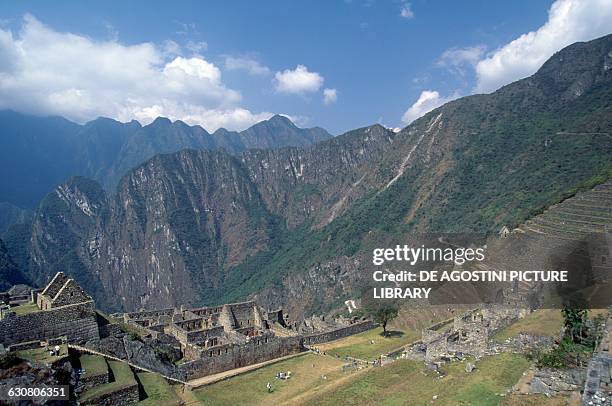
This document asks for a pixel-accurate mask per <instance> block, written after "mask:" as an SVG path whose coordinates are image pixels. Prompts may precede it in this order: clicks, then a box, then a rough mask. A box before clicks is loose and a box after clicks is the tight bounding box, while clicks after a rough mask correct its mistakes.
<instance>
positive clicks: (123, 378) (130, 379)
mask: <svg viewBox="0 0 612 406" xmlns="http://www.w3.org/2000/svg"><path fill="white" fill-rule="evenodd" d="M108 366H109V367H110V369H111V371H113V376H114V378H115V379H114V381H113V382H110V383H107V384H104V385H100V386H96V387H95V388H91V389H89V390H87V391H85V392H84V393H83V394H82V395H81V398H80V399H79V400H80V401H81V402H84V401H86V400H88V399H92V398H94V397H97V396H99V395H101V394H104V393H109V392H114V391H116V390H118V389H122V388H126V387H128V386H132V385H136V384H137V382H136V378H134V374H133V373H132V370H131V369H130V366H129V365H128V364H125V363H123V362H119V361H110V360H109V361H108Z"/></svg>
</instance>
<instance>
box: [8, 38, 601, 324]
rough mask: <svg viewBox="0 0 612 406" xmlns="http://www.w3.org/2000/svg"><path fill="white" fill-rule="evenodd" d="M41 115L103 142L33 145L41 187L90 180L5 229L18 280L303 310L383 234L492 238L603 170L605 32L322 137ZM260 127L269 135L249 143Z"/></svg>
mask: <svg viewBox="0 0 612 406" xmlns="http://www.w3.org/2000/svg"><path fill="white" fill-rule="evenodd" d="M4 114H8V113H4ZM11 114H14V113H11ZM23 120H25V121H28V120H27V119H26V118H23ZM41 120H42V119H41ZM44 120H47V121H44V123H43V122H42V121H40V122H39V121H37V120H33V122H34V123H33V124H28V125H26V124H23V126H24V127H27V128H30V129H37V132H36V131H32V132H31V133H32V134H33V133H36V134H37V137H40V138H45V137H43V134H46V135H48V137H50V138H49V139H53V137H56V136H58V135H57V134H58V132H61V131H66V132H70V131H77V133H78V131H84V129H85V128H88V126H94V127H96V128H97V129H96V130H88V134H90V137H91V138H92V139H94V140H96V142H93V141H92V142H91V143H86V147H83V146H82V145H83V144H82V143H80V142H79V143H77V144H78V148H81V149H78V150H79V151H83V152H80V154H81V156H88V157H90V158H88V159H87V160H85V162H88V163H90V164H88V165H89V166H86V168H85V169H79V170H77V169H73V168H74V167H72V166H70V165H75V164H69V165H68V164H67V165H68V166H66V167H63V166H62V167H61V168H60V166H61V165H59V163H58V162H56V159H53V158H54V157H55V158H57V156H58V154H60V153H68V154H69V153H70V152H66V150H70V148H76V147H73V146H72V144H71V143H70V142H67V143H65V145H66V146H65V147H64V146H62V145H64V144H61V145H56V144H55V143H53V142H52V141H49V140H48V139H46V141H45V142H48V144H47V147H48V148H57V152H56V153H55V154H53V153H51V152H52V151H49V150H45V147H44V145H42V146H40V149H39V150H36V151H30V153H37V154H38V153H39V154H42V157H43V158H44V157H46V158H47V160H46V161H44V162H46V164H47V165H49V168H50V169H49V173H48V175H49V177H48V178H46V179H45V182H46V183H45V184H47V185H49V184H51V177H52V175H53V176H61V174H62V173H64V172H62V171H63V170H64V169H65V168H70V170H72V171H73V172H72V173H71V174H72V175H78V174H80V175H84V176H85V177H84V176H75V177H71V178H70V179H69V180H67V181H65V182H64V183H62V184H60V185H59V186H58V187H57V188H55V190H53V191H52V192H51V193H49V194H47V195H46V196H45V197H44V198H43V199H42V201H41V203H40V204H39V205H38V207H37V208H36V210H35V212H34V214H33V218H32V221H31V223H26V224H21V225H16V226H13V227H11V228H10V229H9V230H8V231H7V232H6V233H5V234H4V235H3V239H4V240H5V243H6V250H7V252H8V253H9V254H10V255H11V263H14V265H15V266H16V267H18V268H19V269H20V275H21V277H22V278H23V279H25V280H28V281H30V282H31V283H35V284H41V283H42V282H43V281H45V280H46V279H47V278H48V277H49V276H51V275H53V274H54V273H55V272H56V271H59V270H62V271H64V272H66V273H67V274H69V275H71V276H72V277H74V278H75V279H76V280H77V281H78V282H79V283H80V284H82V285H83V286H85V287H86V288H87V290H88V291H90V292H92V293H93V294H94V296H95V298H96V301H97V302H98V303H99V305H100V306H101V307H103V308H106V309H109V310H113V309H127V310H133V309H137V308H141V307H148V308H152V307H165V306H170V305H175V304H194V305H195V304H212V303H221V302H228V301H234V300H241V299H245V298H247V297H251V298H257V299H258V300H259V301H260V302H261V303H262V304H263V305H265V306H267V307H270V308H274V307H277V306H283V307H284V308H285V309H288V310H289V312H290V313H292V314H293V315H294V316H299V315H303V314H308V313H310V312H314V311H326V310H329V309H332V308H334V307H337V306H339V305H340V304H341V303H342V302H343V301H344V300H346V299H348V298H355V297H357V296H358V288H359V283H360V278H362V276H363V275H362V273H361V271H362V269H363V268H364V264H365V263H366V262H367V261H368V260H369V258H368V252H370V251H369V249H370V248H371V247H373V246H375V245H376V244H381V243H383V242H388V243H389V242H393V241H395V242H397V241H402V240H404V239H406V238H407V236H409V235H410V234H411V233H414V232H428V231H444V232H458V231H461V232H467V231H471V232H479V233H483V234H490V233H495V232H497V230H499V228H500V227H502V226H504V225H508V226H510V227H513V226H515V225H517V224H520V223H521V222H523V221H525V220H526V219H528V218H530V217H532V216H534V215H535V214H537V213H539V212H541V211H542V210H543V208H545V207H547V206H549V205H551V204H554V203H556V202H559V201H561V200H563V199H565V198H566V197H568V196H571V195H573V194H575V193H576V192H577V191H579V190H581V189H583V188H588V187H590V186H592V185H594V184H597V183H601V182H604V181H605V180H606V179H608V178H610V177H611V176H612V135H611V134H612V35H609V36H606V37H603V38H600V39H597V40H594V41H590V42H587V43H576V44H573V45H571V46H569V47H567V48H565V49H563V50H561V51H560V52H558V53H556V54H555V55H553V56H552V57H551V58H550V59H549V60H548V61H547V62H546V63H545V64H544V65H543V66H542V67H541V68H540V69H539V70H538V71H537V72H536V73H535V74H534V75H532V76H530V77H528V78H525V79H522V80H520V81H517V82H514V83H512V84H509V85H507V86H504V87H503V88H501V89H499V90H498V91H496V92H494V93H492V94H486V95H473V96H468V97H464V98H461V99H458V100H455V101H452V102H450V103H447V104H445V105H444V106H442V107H439V108H437V109H435V110H433V111H431V112H429V113H428V114H426V115H424V116H423V117H421V118H419V119H418V120H416V121H414V122H413V123H412V124H410V125H409V126H407V127H406V128H404V129H403V130H402V131H400V132H398V133H395V132H393V131H390V130H388V129H386V128H384V127H382V126H380V125H373V126H370V127H365V128H360V129H356V130H353V131H350V132H348V133H346V134H343V135H340V136H337V137H334V138H330V137H329V134H327V133H326V132H325V131H324V130H321V129H310V130H296V129H295V128H294V126H293V127H292V125H290V123H289V122H288V121H287V120H286V119H285V118H282V117H279V116H277V117H274V118H273V119H271V120H269V121H268V122H265V123H263V124H261V125H259V124H258V125H256V126H254V127H252V128H251V129H250V130H247V132H248V133H247V134H244V133H245V132H243V133H239V134H238V135H233V136H229V139H232V140H236V141H235V142H234V141H231V142H230V141H229V139H226V137H228V133H226V132H223V134H219V140H218V141H216V143H212V141H210V142H211V144H206V145H205V144H204V143H203V142H198V143H195V141H194V140H200V141H201V140H203V139H206V140H209V139H214V137H213V136H214V134H213V136H210V135H209V136H210V137H206V136H201V134H204V132H203V130H201V129H199V128H198V127H188V126H186V125H184V124H183V123H180V122H175V123H171V122H170V121H169V120H166V119H157V120H156V121H155V122H153V123H152V124H151V125H149V126H145V127H140V125H138V124H137V123H128V124H120V123H117V122H114V121H112V120H107V119H102V120H96V121H95V122H92V123H89V124H87V125H85V126H77V127H75V126H76V125H74V124H72V123H69V122H66V121H65V120H62V119H58V118H49V119H44ZM2 123H3V122H2V121H0V125H3V124H2ZM94 124H95V125H94ZM111 128H112V129H114V130H110V129H111ZM119 128H121V130H119ZM254 129H255V130H254ZM249 131H250V132H249ZM296 131H297V132H296ZM124 132H125V134H127V133H129V134H131V135H130V136H127V135H125V134H124ZM194 133H197V134H200V135H195V136H194ZM217 133H219V131H217V132H216V133H215V134H217ZM107 134H113V135H112V136H108V137H107V136H106V135H107ZM206 134H207V133H206ZM275 135H277V136H278V137H280V139H281V140H283V141H282V142H281V141H279V138H275ZM232 137H234V138H232ZM240 137H243V138H246V139H248V140H251V141H248V142H247V141H245V140H244V139H243V138H240ZM80 138H83V139H86V137H84V136H81V137H80ZM34 139H38V138H36V137H35V138H34ZM125 139H128V140H129V141H126V142H119V141H118V140H125ZM238 139H240V140H242V141H240V142H238V141H237V140H238ZM254 139H257V140H258V141H257V142H258V144H257V145H258V146H261V145H260V144H265V143H269V144H270V145H267V146H269V147H279V148H274V149H273V148H265V149H248V148H249V147H250V146H253V145H254V144H249V142H253V141H252V140H254ZM102 140H103V141H105V142H102ZM317 141H318V142H317ZM3 142H5V143H6V142H7V141H3ZM207 142H208V141H207ZM299 142H301V144H299V145H298V143H299ZM283 143H284V144H283ZM13 144H18V141H17V140H16V139H15V140H12V141H11V142H9V143H7V144H6V145H7V146H9V147H10V146H11V145H13ZM43 144H44V143H43ZM247 144H248V145H247ZM68 145H70V147H68ZM119 145H121V146H120V147H119ZM290 145H291V146H290ZM263 146H266V145H263ZM62 148H65V149H62ZM185 148H188V149H185ZM23 151H24V152H26V151H27V147H26V146H25V144H24V146H23ZM70 151H73V150H70ZM100 151H105V152H104V153H102V152H100ZM109 151H115V152H116V153H112V154H111V153H110V152H109ZM117 151H118V152H117ZM176 151H178V152H176ZM94 152H95V153H94ZM3 153H4V152H3ZM45 154H47V155H45ZM88 154H89V155H88ZM16 159H17V158H16ZM28 159H29V158H28ZM41 159H42V158H41ZM33 161H34V160H31V161H27V162H33ZM2 162H3V165H4V164H5V163H4V160H2ZM14 164H15V165H17V167H19V165H18V161H17V160H15V161H14ZM54 164H55V166H53V165H54ZM3 169H4V170H5V173H8V172H6V171H7V170H8V166H7V167H5V168H3ZM60 169H61V170H60ZM19 171H20V173H21V174H22V175H20V176H15V177H14V179H10V180H5V181H4V182H7V183H5V184H3V185H2V189H0V190H2V193H3V194H4V193H6V196H13V193H14V194H15V196H18V197H19V198H17V197H15V200H14V201H15V202H21V203H24V202H27V201H30V202H33V201H35V200H36V199H35V196H36V194H35V193H33V192H31V191H30V190H29V187H26V186H27V185H28V183H27V182H25V183H24V179H27V178H28V176H31V175H30V174H31V173H33V172H32V169H31V168H30V167H28V166H23V167H19ZM122 172H125V175H124V176H121V175H120V174H121V173H122ZM89 178H91V179H89ZM54 179H55V178H54ZM43 183H44V182H42V181H40V182H38V183H35V184H34V185H35V186H39V185H42V184H43ZM5 187H6V188H7V189H4V188H5ZM11 187H12V189H11ZM20 188H22V189H20ZM5 190H10V193H9V192H5ZM20 190H21V192H19V191H20ZM40 190H42V187H41V188H39V191H38V192H37V193H40ZM20 199H21V200H20ZM28 199H30V200H28ZM0 200H1V199H0ZM0 275H3V274H2V273H0Z"/></svg>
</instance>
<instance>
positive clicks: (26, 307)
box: [11, 303, 41, 316]
mask: <svg viewBox="0 0 612 406" xmlns="http://www.w3.org/2000/svg"><path fill="white" fill-rule="evenodd" d="M11 311H13V312H15V313H16V314H17V315H18V316H22V315H24V314H30V313H35V312H39V311H41V310H40V309H39V308H38V306H37V305H36V303H25V304H22V305H19V306H11Z"/></svg>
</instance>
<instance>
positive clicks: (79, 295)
mask: <svg viewBox="0 0 612 406" xmlns="http://www.w3.org/2000/svg"><path fill="white" fill-rule="evenodd" d="M88 300H91V297H90V296H89V295H88V294H87V293H86V292H85V291H84V290H83V288H81V287H80V286H79V285H77V283H76V282H75V281H74V280H72V279H68V281H66V283H65V284H64V286H63V287H62V288H61V289H60V291H59V292H58V293H57V295H56V297H55V298H53V307H60V306H66V305H74V304H78V303H84V302H87V301H88Z"/></svg>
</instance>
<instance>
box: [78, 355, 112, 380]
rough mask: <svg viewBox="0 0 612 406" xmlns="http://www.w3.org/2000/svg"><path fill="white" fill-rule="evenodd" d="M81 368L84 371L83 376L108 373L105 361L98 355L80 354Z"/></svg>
mask: <svg viewBox="0 0 612 406" xmlns="http://www.w3.org/2000/svg"><path fill="white" fill-rule="evenodd" d="M79 362H80V363H81V368H82V369H83V370H85V376H87V377H89V376H98V375H104V374H107V373H108V365H106V360H105V359H104V357H102V356H100V355H92V354H81V356H80V357H79Z"/></svg>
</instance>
